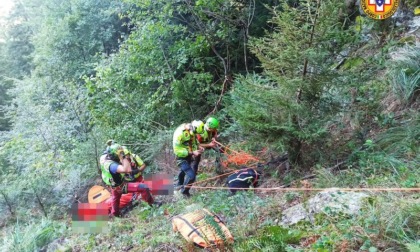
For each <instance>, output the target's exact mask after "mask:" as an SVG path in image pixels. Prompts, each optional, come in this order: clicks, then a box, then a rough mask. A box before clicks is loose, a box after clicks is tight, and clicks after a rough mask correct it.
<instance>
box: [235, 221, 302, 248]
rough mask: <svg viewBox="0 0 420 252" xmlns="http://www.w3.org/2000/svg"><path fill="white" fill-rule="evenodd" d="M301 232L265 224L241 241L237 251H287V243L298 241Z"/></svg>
mask: <svg viewBox="0 0 420 252" xmlns="http://www.w3.org/2000/svg"><path fill="white" fill-rule="evenodd" d="M301 237H302V233H301V232H299V231H295V230H289V229H286V228H283V227H280V226H267V227H264V228H262V229H261V230H259V231H258V232H257V234H256V235H255V236H253V237H250V238H249V239H247V240H245V241H243V242H242V243H241V244H240V245H239V247H238V250H237V251H288V250H286V248H287V245H288V244H297V243H299V240H300V238H301Z"/></svg>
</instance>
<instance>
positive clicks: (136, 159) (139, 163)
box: [122, 146, 146, 183]
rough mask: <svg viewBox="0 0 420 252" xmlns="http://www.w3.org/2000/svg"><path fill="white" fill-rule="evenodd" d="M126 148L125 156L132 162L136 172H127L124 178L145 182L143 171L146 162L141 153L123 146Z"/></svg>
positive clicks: (128, 180)
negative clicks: (133, 151) (138, 153)
mask: <svg viewBox="0 0 420 252" xmlns="http://www.w3.org/2000/svg"><path fill="white" fill-rule="evenodd" d="M122 147H123V150H124V154H125V157H126V158H127V159H128V161H129V162H130V166H131V170H132V171H135V172H134V174H131V173H130V174H125V176H124V179H125V181H127V182H141V183H143V182H144V180H143V176H142V174H143V171H144V169H146V164H145V163H144V162H143V160H142V159H141V158H140V156H139V155H137V154H135V153H132V152H131V151H129V150H128V149H127V147H125V146H122Z"/></svg>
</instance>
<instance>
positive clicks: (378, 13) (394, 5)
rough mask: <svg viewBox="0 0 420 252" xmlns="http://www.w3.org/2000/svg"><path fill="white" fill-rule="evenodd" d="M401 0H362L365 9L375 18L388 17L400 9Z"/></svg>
mask: <svg viewBox="0 0 420 252" xmlns="http://www.w3.org/2000/svg"><path fill="white" fill-rule="evenodd" d="M398 3H399V0H360V4H361V5H362V9H363V11H364V12H365V13H366V15H368V16H369V17H370V18H373V19H378V20H381V19H387V18H389V17H391V16H392V15H394V13H395V12H396V11H397V9H398Z"/></svg>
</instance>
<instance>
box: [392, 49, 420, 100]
mask: <svg viewBox="0 0 420 252" xmlns="http://www.w3.org/2000/svg"><path fill="white" fill-rule="evenodd" d="M419 58H420V50H419V48H418V47H415V46H407V47H404V48H402V49H400V50H399V52H398V55H397V56H395V57H394V59H393V60H392V61H391V62H390V64H389V72H388V76H389V77H390V82H391V86H392V88H393V91H394V93H395V94H396V95H397V96H398V97H399V98H400V100H401V101H402V102H403V103H405V104H409V103H410V102H412V101H413V98H414V95H415V93H416V91H417V90H419V88H420V63H419V60H418V59H419Z"/></svg>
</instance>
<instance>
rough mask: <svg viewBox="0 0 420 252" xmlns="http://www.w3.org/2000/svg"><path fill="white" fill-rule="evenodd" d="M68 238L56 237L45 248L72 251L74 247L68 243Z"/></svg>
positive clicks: (55, 251) (65, 251)
mask: <svg viewBox="0 0 420 252" xmlns="http://www.w3.org/2000/svg"><path fill="white" fill-rule="evenodd" d="M68 242H69V241H68V239H67V238H58V239H55V240H54V241H52V242H51V243H50V244H48V245H47V246H46V247H45V248H44V251H46V252H70V251H72V248H71V247H70V246H68V245H66V243H68Z"/></svg>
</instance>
